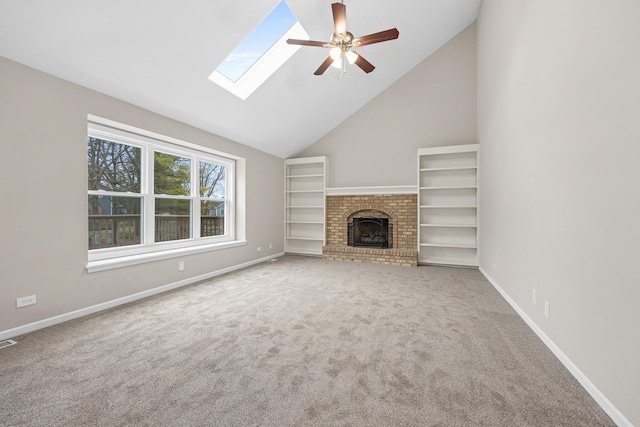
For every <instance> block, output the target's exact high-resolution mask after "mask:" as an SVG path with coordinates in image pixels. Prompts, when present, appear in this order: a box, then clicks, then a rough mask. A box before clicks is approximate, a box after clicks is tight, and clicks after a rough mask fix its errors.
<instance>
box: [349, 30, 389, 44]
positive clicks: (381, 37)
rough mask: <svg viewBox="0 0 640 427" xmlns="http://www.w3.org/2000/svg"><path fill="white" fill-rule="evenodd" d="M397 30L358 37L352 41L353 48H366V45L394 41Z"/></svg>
mask: <svg viewBox="0 0 640 427" xmlns="http://www.w3.org/2000/svg"><path fill="white" fill-rule="evenodd" d="M399 34H400V33H399V32H398V29H397V28H392V29H390V30H385V31H380V32H379V33H373V34H369V35H368V36H363V37H358V38H356V39H354V40H353V45H354V46H366V45H368V44H373V43H380V42H386V41H387V40H394V39H397V38H398V35H399Z"/></svg>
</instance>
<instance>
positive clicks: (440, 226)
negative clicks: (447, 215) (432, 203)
mask: <svg viewBox="0 0 640 427" xmlns="http://www.w3.org/2000/svg"><path fill="white" fill-rule="evenodd" d="M420 227H439V228H478V226H477V225H476V224H420Z"/></svg>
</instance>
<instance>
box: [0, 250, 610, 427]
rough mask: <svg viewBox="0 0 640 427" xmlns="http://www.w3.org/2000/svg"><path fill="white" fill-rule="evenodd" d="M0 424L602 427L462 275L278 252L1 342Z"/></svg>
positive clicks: (577, 390)
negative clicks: (279, 254) (279, 255)
mask: <svg viewBox="0 0 640 427" xmlns="http://www.w3.org/2000/svg"><path fill="white" fill-rule="evenodd" d="M16 341H18V342H19V343H18V344H17V345H14V346H11V347H7V348H4V349H2V350H0V377H1V378H2V386H1V387H0V425H2V426H125V425H127V426H128V425H140V426H477V425H482V426H571V427H577V426H613V425H614V424H613V422H612V421H611V420H610V419H609V417H608V416H607V415H606V414H605V413H604V412H603V411H602V409H601V408H600V407H599V406H598V405H597V404H596V403H595V402H594V401H593V399H592V398H591V397H590V396H589V395H588V394H587V392H586V391H585V390H584V389H583V388H582V387H581V386H580V385H579V384H578V382H577V381H576V380H575V379H574V378H573V377H572V376H571V375H570V374H569V373H568V371H567V370H566V369H565V368H564V367H563V366H562V365H561V363H560V362H559V361H558V360H557V359H556V358H555V357H554V356H553V354H552V353H551V352H550V351H549V350H548V349H547V348H546V347H545V346H544V344H543V343H542V342H541V341H540V340H539V339H538V338H537V337H536V336H535V334H534V333H533V332H532V331H531V330H530V329H529V328H528V327H527V326H526V324H525V323H524V322H523V321H522V320H521V319H520V318H519V317H518V316H517V314H516V313H515V312H514V311H513V310H512V309H511V308H510V307H509V305H508V304H507V303H506V302H505V301H504V300H503V299H502V298H501V297H500V295H499V294H498V293H497V292H496V291H495V290H494V289H493V288H492V286H491V285H490V284H489V283H488V282H487V281H486V280H485V279H484V278H483V277H482V275H481V274H480V273H479V272H478V271H477V270H473V269H455V268H445V267H418V268H407V267H392V266H379V265H370V264H354V263H343V262H336V261H323V260H322V259H318V258H307V257H295V256H286V257H283V258H280V259H278V260H277V261H275V262H267V263H263V264H260V265H257V266H254V267H251V268H248V269H245V270H241V271H238V272H234V273H231V274H228V275H225V276H221V277H218V278H215V279H213V280H211V281H208V282H204V283H200V284H196V285H193V286H189V287H186V288H183V289H180V290H176V291H173V292H169V293H165V294H162V295H157V296H155V297H151V298H148V299H145V300H142V301H138V302H135V303H131V304H128V305H125V306H121V307H117V308H114V309H111V310H108V311H105V312H102V313H98V314H94V315H92V316H88V317H85V318H82V319H77V320H74V321H70V322H67V323H64V324H61V325H57V326H53V327H50V328H47V329H44V330H40V331H37V332H34V333H31V334H27V335H24V336H21V337H17V338H16Z"/></svg>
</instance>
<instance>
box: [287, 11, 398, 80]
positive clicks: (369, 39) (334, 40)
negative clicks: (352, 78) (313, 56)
mask: <svg viewBox="0 0 640 427" xmlns="http://www.w3.org/2000/svg"><path fill="white" fill-rule="evenodd" d="M331 10H332V11H333V25H334V32H333V34H332V35H331V41H330V42H328V43H327V42H318V41H313V40H298V39H288V40H287V43H288V44H297V45H302V46H315V47H328V48H330V49H331V50H330V51H329V57H328V58H327V59H325V61H324V62H323V63H322V65H320V67H319V68H318V69H317V70H316V72H315V73H313V74H315V75H316V76H320V75H322V73H324V72H325V71H326V70H327V68H329V66H330V65H334V66H337V68H340V70H341V77H342V72H344V71H346V70H345V68H346V63H347V62H349V63H350V64H356V65H357V66H358V67H360V68H361V69H362V70H363V71H364V72H365V73H370V72H372V71H373V70H374V69H375V68H376V67H374V66H373V65H372V64H371V63H370V62H369V61H367V60H366V59H364V58H363V57H362V56H360V54H358V53H357V52H356V51H354V50H351V49H352V48H354V47H361V46H366V45H368V44H374V43H380V42H384V41H387V40H394V39H397V38H398V35H399V32H398V30H397V29H396V28H392V29H390V30H385V31H380V32H378V33H373V34H369V35H367V36H363V37H358V38H354V37H353V34H351V33H350V32H349V31H347V7H346V6H345V5H344V4H343V3H332V4H331Z"/></svg>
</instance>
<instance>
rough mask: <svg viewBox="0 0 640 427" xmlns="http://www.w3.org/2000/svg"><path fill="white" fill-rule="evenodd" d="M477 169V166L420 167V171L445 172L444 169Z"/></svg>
mask: <svg viewBox="0 0 640 427" xmlns="http://www.w3.org/2000/svg"><path fill="white" fill-rule="evenodd" d="M474 169H478V167H477V166H458V167H450V168H423V169H420V172H446V171H463V170H474Z"/></svg>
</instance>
